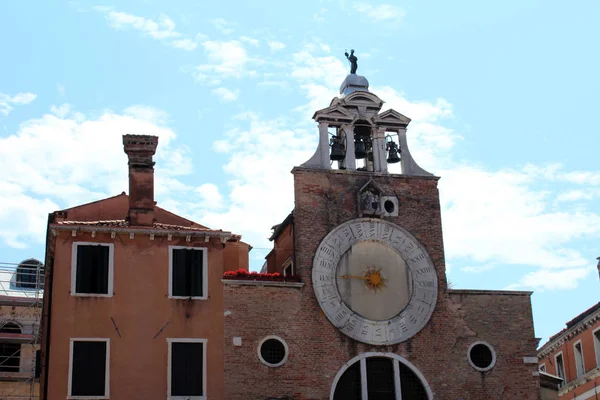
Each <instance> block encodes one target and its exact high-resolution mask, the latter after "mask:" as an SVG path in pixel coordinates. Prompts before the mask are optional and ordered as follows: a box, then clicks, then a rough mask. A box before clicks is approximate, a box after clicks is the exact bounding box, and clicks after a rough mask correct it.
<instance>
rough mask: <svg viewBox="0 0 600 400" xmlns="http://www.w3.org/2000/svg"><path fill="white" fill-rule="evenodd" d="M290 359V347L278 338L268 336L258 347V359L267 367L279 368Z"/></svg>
mask: <svg viewBox="0 0 600 400" xmlns="http://www.w3.org/2000/svg"><path fill="white" fill-rule="evenodd" d="M287 357H288V346H287V344H286V343H285V341H284V340H283V339H281V338H279V337H277V336H267V337H266V338H264V339H263V340H262V341H261V342H260V344H259V345H258V358H259V359H260V361H261V362H262V363H263V364H265V365H266V366H267V367H279V366H281V365H283V364H284V363H285V362H286V360H287Z"/></svg>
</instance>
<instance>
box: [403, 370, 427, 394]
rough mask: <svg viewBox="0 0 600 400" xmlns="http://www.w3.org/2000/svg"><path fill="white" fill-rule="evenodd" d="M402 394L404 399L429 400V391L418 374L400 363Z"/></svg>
mask: <svg viewBox="0 0 600 400" xmlns="http://www.w3.org/2000/svg"><path fill="white" fill-rule="evenodd" d="M400 388H401V389H400V392H402V398H403V399H411V400H427V399H428V397H427V391H425V387H424V386H423V382H421V379H420V378H419V377H418V376H417V374H416V373H415V372H414V371H413V370H412V369H410V368H408V367H407V366H406V365H404V364H402V363H400Z"/></svg>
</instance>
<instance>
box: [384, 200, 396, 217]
mask: <svg viewBox="0 0 600 400" xmlns="http://www.w3.org/2000/svg"><path fill="white" fill-rule="evenodd" d="M383 208H385V211H387V212H388V214H391V213H393V212H394V209H395V208H396V206H395V205H394V202H393V201H391V200H386V201H385V203H383Z"/></svg>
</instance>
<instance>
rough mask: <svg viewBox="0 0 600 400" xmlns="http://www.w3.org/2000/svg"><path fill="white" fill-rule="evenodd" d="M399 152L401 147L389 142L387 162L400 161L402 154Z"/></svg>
mask: <svg viewBox="0 0 600 400" xmlns="http://www.w3.org/2000/svg"><path fill="white" fill-rule="evenodd" d="M399 152H400V149H398V145H397V144H396V143H394V142H389V143H388V158H387V162H388V163H389V164H395V163H397V162H400V155H399V154H398V153H399Z"/></svg>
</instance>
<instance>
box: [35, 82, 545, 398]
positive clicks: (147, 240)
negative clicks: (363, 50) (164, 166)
mask: <svg viewBox="0 0 600 400" xmlns="http://www.w3.org/2000/svg"><path fill="white" fill-rule="evenodd" d="M382 107H383V101H382V100H381V99H379V97H377V95H375V94H373V93H371V92H370V91H369V88H368V81H367V80H366V78H364V77H362V76H358V75H356V74H350V75H348V77H347V78H346V80H345V81H344V83H343V84H342V87H341V89H340V96H339V97H336V98H334V99H333V100H332V102H331V103H330V105H329V107H326V108H324V109H322V110H319V111H317V112H316V113H315V115H314V117H313V118H314V119H315V121H316V122H317V124H318V127H319V141H318V147H317V150H316V152H315V154H314V156H313V157H311V158H310V159H309V160H308V161H307V162H306V163H304V164H302V165H300V166H297V167H295V168H294V169H293V171H292V173H293V177H294V195H295V206H294V210H293V211H292V213H291V214H290V215H289V216H288V217H287V218H286V219H285V220H284V221H283V222H282V223H281V224H279V225H276V226H274V227H273V234H272V236H271V240H272V241H273V243H274V249H273V251H272V252H271V253H269V255H268V256H267V259H266V263H265V266H264V267H263V271H262V272H264V273H262V274H256V273H254V274H248V273H247V272H246V270H247V262H248V250H249V248H248V245H246V244H245V243H243V242H241V241H240V238H239V237H238V236H235V235H233V234H231V233H229V232H223V231H215V230H210V229H208V228H206V227H203V226H201V225H198V224H196V223H193V222H191V221H188V220H185V219H183V218H181V217H178V216H176V215H174V214H172V213H169V212H167V211H165V210H163V209H161V208H159V207H157V206H156V205H155V203H154V200H153V191H152V187H153V186H152V183H153V174H152V171H153V162H152V155H153V154H154V151H155V149H156V144H157V143H156V138H154V137H150V136H129V135H128V136H125V137H124V146H125V152H126V153H127V154H128V156H129V169H130V174H129V182H130V188H129V196H127V195H125V194H122V195H120V196H116V197H113V198H109V199H105V200H102V201H100V202H96V203H91V204H87V205H82V206H79V207H75V208H71V209H68V210H62V211H57V212H55V213H53V214H52V215H51V216H50V219H49V225H48V226H49V229H48V232H49V234H48V244H47V255H46V265H47V268H46V271H47V272H46V285H47V289H46V292H45V297H44V306H45V311H44V317H43V324H44V336H43V345H42V359H43V362H42V366H43V371H42V387H41V391H42V399H48V400H55V399H64V398H65V397H68V398H75V399H78V398H91V397H93V398H105V399H108V398H110V399H115V400H121V399H123V400H124V399H128V400H129V399H134V398H135V399H138V398H139V399H164V398H168V399H172V400H183V399H186V400H188V399H189V400H192V399H193V400H206V399H227V400H254V399H256V400H259V399H260V400H263V399H288V400H289V399H294V400H322V399H334V400H358V399H360V400H369V399H371V400H374V399H378V400H388V399H389V400H398V399H404V400H431V399H434V398H435V399H440V400H459V399H462V400H467V399H473V400H481V399H511V400H513V399H521V400H537V399H539V395H540V390H539V373H538V371H537V358H536V357H535V355H536V346H537V342H538V340H537V339H536V338H535V337H534V331H533V321H532V313H531V302H530V295H531V292H517V291H485V290H451V289H449V288H448V284H447V280H446V271H445V261H444V246H443V240H442V224H441V213H440V203H439V192H438V188H437V183H438V179H439V178H438V177H435V176H433V175H432V174H431V173H429V172H427V171H425V170H424V169H422V168H421V167H420V166H419V165H418V164H417V163H416V161H415V160H414V159H413V158H412V156H411V154H410V151H409V149H408V140H407V127H408V125H409V123H410V119H409V118H408V117H406V116H404V115H402V114H400V113H399V112H397V111H394V110H387V111H383V112H382V111H381V110H382ZM396 163H400V166H401V170H400V171H399V173H390V172H389V171H388V164H396ZM240 270H241V271H240Z"/></svg>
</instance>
